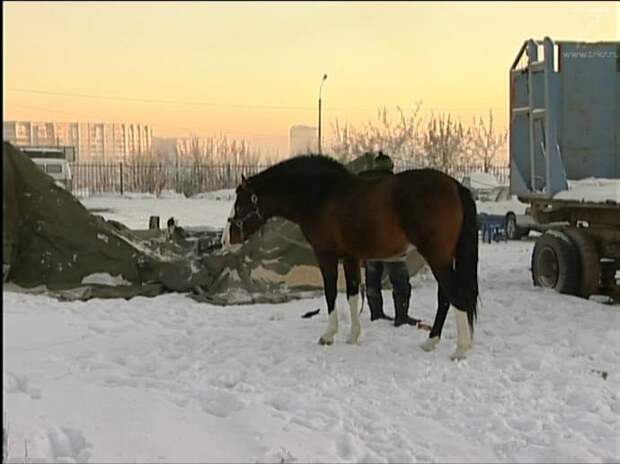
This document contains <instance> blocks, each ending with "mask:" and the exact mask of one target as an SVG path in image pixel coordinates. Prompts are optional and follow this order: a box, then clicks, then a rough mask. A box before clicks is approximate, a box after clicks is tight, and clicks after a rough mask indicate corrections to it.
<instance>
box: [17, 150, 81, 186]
mask: <svg viewBox="0 0 620 464" xmlns="http://www.w3.org/2000/svg"><path fill="white" fill-rule="evenodd" d="M21 150H22V151H23V152H24V153H25V154H26V155H27V156H28V157H29V158H30V159H31V160H32V161H33V162H34V163H35V164H36V165H37V166H39V167H40V168H41V170H42V171H43V172H45V173H46V174H47V175H49V176H50V177H52V178H53V179H54V180H55V181H56V184H57V185H59V186H60V187H63V188H65V189H67V190H69V191H71V184H72V182H71V181H72V179H73V177H72V175H71V167H70V166H69V162H68V161H67V159H66V158H65V152H64V151H63V150H61V149H54V148H39V147H36V148H22V149H21Z"/></svg>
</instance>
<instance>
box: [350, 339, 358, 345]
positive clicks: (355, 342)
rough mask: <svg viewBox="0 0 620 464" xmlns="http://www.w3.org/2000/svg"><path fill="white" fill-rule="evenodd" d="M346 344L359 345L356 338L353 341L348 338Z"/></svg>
mask: <svg viewBox="0 0 620 464" xmlns="http://www.w3.org/2000/svg"><path fill="white" fill-rule="evenodd" d="M347 343H348V344H349V345H359V344H360V343H359V342H358V341H357V338H356V339H353V338H348V339H347Z"/></svg>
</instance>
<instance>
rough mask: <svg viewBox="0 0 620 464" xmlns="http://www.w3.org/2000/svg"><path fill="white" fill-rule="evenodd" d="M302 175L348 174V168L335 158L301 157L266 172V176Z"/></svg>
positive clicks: (278, 164)
mask: <svg viewBox="0 0 620 464" xmlns="http://www.w3.org/2000/svg"><path fill="white" fill-rule="evenodd" d="M267 173H273V174H274V175H282V174H286V173H295V174H296V173H300V174H312V175H321V174H325V175H333V174H338V173H341V174H348V173H349V171H348V170H347V168H346V167H345V166H344V165H343V164H341V163H339V162H338V161H336V160H335V159H334V158H330V157H329V156H324V155H314V154H310V155H300V156H294V157H292V158H289V159H286V160H284V161H280V162H279V163H277V164H274V165H273V166H271V167H270V168H268V169H266V170H265V171H264V174H267Z"/></svg>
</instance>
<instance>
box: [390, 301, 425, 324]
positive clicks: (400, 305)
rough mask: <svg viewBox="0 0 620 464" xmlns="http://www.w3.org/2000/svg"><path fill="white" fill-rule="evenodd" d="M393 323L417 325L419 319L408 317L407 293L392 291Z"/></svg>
mask: <svg viewBox="0 0 620 464" xmlns="http://www.w3.org/2000/svg"><path fill="white" fill-rule="evenodd" d="M393 297H394V314H395V316H396V317H395V318H394V325H395V326H396V327H399V326H401V325H403V324H409V325H418V322H420V320H419V319H415V318H413V317H409V315H408V314H407V313H408V312H409V295H401V294H397V293H394V295H393Z"/></svg>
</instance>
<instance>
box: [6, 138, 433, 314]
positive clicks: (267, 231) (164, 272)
mask: <svg viewBox="0 0 620 464" xmlns="http://www.w3.org/2000/svg"><path fill="white" fill-rule="evenodd" d="M367 161H368V160H367ZM358 164H360V165H363V166H364V167H366V165H367V162H364V163H358ZM3 180H4V187H3V188H4V191H3V205H2V208H3V209H2V215H3V271H4V280H5V281H8V282H13V283H14V284H17V285H18V286H19V287H22V288H31V289H36V291H40V289H41V286H43V287H44V288H45V289H46V291H48V292H49V293H52V294H54V295H56V296H58V297H60V298H66V299H83V300H84V299H89V298H94V297H98V298H115V297H118V298H131V297H132V296H136V295H142V296H154V295H158V294H161V293H164V292H169V291H177V292H187V293H189V294H190V295H191V296H192V297H193V298H195V299H198V300H201V301H209V302H212V303H215V304H221V305H226V304H239V303H252V302H281V301H287V300H290V299H294V298H302V297H306V296H308V295H311V294H316V293H317V292H321V291H322V288H323V284H322V279H321V274H320V271H319V268H318V267H317V265H316V259H315V257H314V253H313V252H312V249H311V248H310V245H309V244H308V243H307V241H306V240H305V238H304V237H303V234H302V233H301V230H300V229H299V227H298V226H297V225H296V224H293V223H291V222H289V221H285V220H282V219H272V220H270V221H269V222H268V223H267V224H266V225H265V226H264V227H263V228H262V229H261V231H260V232H259V233H257V234H255V235H254V236H253V237H252V238H250V240H248V241H247V242H246V243H245V244H244V245H243V246H242V247H241V248H240V249H239V250H237V251H236V252H234V253H229V252H224V251H223V250H221V249H219V247H218V243H219V237H220V235H221V231H217V230H216V229H215V228H213V227H212V228H211V229H209V227H208V226H212V225H209V224H206V225H205V226H207V227H206V228H205V229H202V230H199V231H192V230H189V229H186V230H183V229H182V228H177V229H176V230H175V231H174V233H173V234H169V233H168V232H167V231H165V230H162V231H159V230H157V231H132V230H130V229H128V228H127V227H125V226H123V225H122V224H120V223H118V222H116V221H106V220H104V219H103V218H102V217H101V216H98V215H94V214H91V213H90V212H89V211H88V210H87V209H86V208H85V207H84V206H83V205H82V204H81V203H80V202H79V201H78V200H77V199H76V198H75V197H73V195H72V194H71V193H70V192H68V191H66V190H64V189H63V188H61V187H59V186H58V185H56V184H55V183H54V181H53V179H52V178H51V177H49V176H48V175H47V174H45V173H44V172H42V171H41V170H40V169H39V168H38V167H37V166H36V165H35V164H34V163H33V162H32V161H31V160H30V159H29V158H28V157H27V156H25V155H24V154H23V153H21V152H20V151H19V150H18V149H16V148H15V147H13V146H12V145H10V144H9V143H6V142H5V143H4V144H3ZM408 264H409V269H410V274H411V275H413V274H415V273H416V272H417V271H418V270H419V269H420V268H421V267H422V266H423V264H424V262H423V260H422V258H421V257H420V256H419V255H418V254H417V253H416V252H412V253H410V255H409V256H408ZM341 274H342V271H341ZM98 275H108V276H109V278H108V279H103V280H101V279H99V280H98V279H97V278H95V277H96V276H98ZM113 281H116V283H114V282H113ZM96 282H101V283H96ZM339 284H340V288H343V285H344V277H343V276H342V275H341V276H340V278H339Z"/></svg>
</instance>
